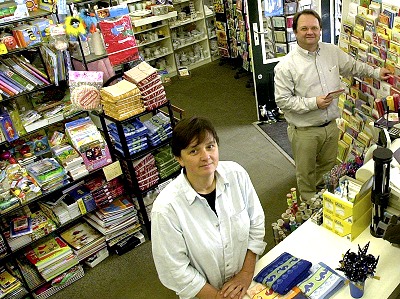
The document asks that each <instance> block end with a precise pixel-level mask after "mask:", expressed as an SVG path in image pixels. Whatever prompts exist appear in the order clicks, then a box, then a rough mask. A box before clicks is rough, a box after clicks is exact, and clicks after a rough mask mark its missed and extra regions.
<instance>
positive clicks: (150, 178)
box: [132, 153, 159, 191]
mask: <svg viewBox="0 0 400 299" xmlns="http://www.w3.org/2000/svg"><path fill="white" fill-rule="evenodd" d="M155 161H156V160H155V159H154V156H153V155H152V154H151V153H150V154H147V155H146V156H144V157H143V158H140V159H137V160H135V161H132V164H133V167H134V169H135V173H136V179H137V180H138V184H139V188H140V190H142V191H143V190H146V189H148V188H150V187H151V186H154V185H156V184H157V183H158V180H159V177H158V170H157V167H156V162H155Z"/></svg>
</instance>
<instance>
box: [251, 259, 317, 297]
mask: <svg viewBox="0 0 400 299" xmlns="http://www.w3.org/2000/svg"><path fill="white" fill-rule="evenodd" d="M310 268H311V263H310V262H309V261H307V260H303V259H300V258H297V257H295V256H293V255H291V254H290V253H288V252H284V253H282V254H281V255H280V256H278V257H277V258H276V259H275V260H274V261H272V262H271V263H269V264H268V265H267V266H265V267H264V268H263V269H262V270H261V271H260V272H259V273H258V274H257V275H256V276H255V277H254V278H253V280H254V281H256V282H259V283H262V284H265V285H266V286H267V287H270V288H272V289H273V290H274V291H275V292H277V293H278V294H281V295H285V294H286V293H287V292H289V291H290V289H292V288H293V287H294V286H295V285H297V284H298V283H299V282H301V281H302V280H304V279H305V278H306V277H307V276H308V275H309V272H308V270H309V269H310Z"/></svg>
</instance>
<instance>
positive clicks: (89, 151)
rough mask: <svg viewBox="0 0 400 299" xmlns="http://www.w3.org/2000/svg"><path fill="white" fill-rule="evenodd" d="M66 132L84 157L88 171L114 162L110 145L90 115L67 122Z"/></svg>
mask: <svg viewBox="0 0 400 299" xmlns="http://www.w3.org/2000/svg"><path fill="white" fill-rule="evenodd" d="M65 132H66V135H67V136H68V138H69V140H70V142H71V144H72V145H73V147H74V148H75V149H77V150H78V152H79V153H80V155H81V157H82V158H83V162H84V163H85V165H86V169H87V170H88V171H92V170H95V169H98V168H102V167H103V166H105V165H107V164H110V163H111V162H112V159H111V155H110V151H109V150H108V146H107V144H106V142H105V141H104V138H103V136H102V135H101V133H100V131H99V130H98V128H97V127H96V125H95V124H94V123H93V121H92V120H91V119H90V117H83V118H79V119H76V120H73V121H71V122H68V123H66V124H65Z"/></svg>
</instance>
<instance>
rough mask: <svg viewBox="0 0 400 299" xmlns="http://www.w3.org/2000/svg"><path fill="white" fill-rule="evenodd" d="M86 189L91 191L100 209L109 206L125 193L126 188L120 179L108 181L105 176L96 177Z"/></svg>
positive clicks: (87, 184) (86, 185)
mask: <svg viewBox="0 0 400 299" xmlns="http://www.w3.org/2000/svg"><path fill="white" fill-rule="evenodd" d="M85 187H87V188H88V189H89V190H90V193H91V194H92V197H93V199H94V201H95V202H96V205H97V206H98V207H102V206H104V205H107V204H109V203H110V202H112V201H113V200H114V199H115V198H117V197H119V196H121V195H122V194H123V193H124V186H123V184H122V182H121V180H120V179H119V178H115V179H112V180H110V181H106V180H105V178H104V177H103V176H96V177H94V178H93V179H91V180H90V181H89V182H87V183H86V184H85Z"/></svg>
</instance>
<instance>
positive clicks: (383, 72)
mask: <svg viewBox="0 0 400 299" xmlns="http://www.w3.org/2000/svg"><path fill="white" fill-rule="evenodd" d="M390 74H391V72H390V71H389V70H388V69H386V68H384V67H382V68H381V70H380V71H379V77H380V79H381V80H387V79H389V75H390Z"/></svg>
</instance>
